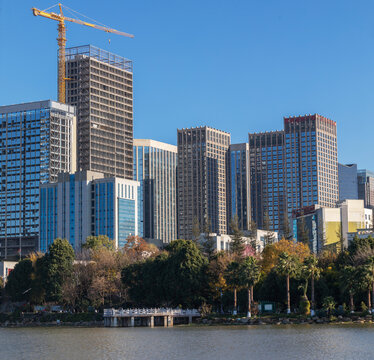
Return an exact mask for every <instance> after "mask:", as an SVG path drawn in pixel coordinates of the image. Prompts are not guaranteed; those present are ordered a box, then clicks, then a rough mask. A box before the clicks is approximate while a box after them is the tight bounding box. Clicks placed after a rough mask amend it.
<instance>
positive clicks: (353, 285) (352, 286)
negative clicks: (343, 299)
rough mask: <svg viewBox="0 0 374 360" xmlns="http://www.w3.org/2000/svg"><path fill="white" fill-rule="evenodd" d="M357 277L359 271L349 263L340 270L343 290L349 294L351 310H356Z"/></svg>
mask: <svg viewBox="0 0 374 360" xmlns="http://www.w3.org/2000/svg"><path fill="white" fill-rule="evenodd" d="M357 278H358V272H357V269H356V268H355V267H354V266H351V265H347V266H344V267H343V269H341V272H340V284H341V289H342V291H343V292H348V294H349V304H350V310H351V312H352V313H353V312H354V300H353V296H354V294H355V293H356V291H357V285H358V283H357Z"/></svg>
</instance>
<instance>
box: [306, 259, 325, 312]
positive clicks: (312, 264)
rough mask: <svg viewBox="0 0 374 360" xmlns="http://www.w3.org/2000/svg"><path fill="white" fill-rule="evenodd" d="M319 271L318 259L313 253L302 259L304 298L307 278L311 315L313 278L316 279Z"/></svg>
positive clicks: (313, 304)
mask: <svg viewBox="0 0 374 360" xmlns="http://www.w3.org/2000/svg"><path fill="white" fill-rule="evenodd" d="M320 273H321V269H320V268H319V267H318V259H317V258H316V256H315V255H314V254H312V255H310V256H308V257H307V258H305V260H304V265H303V270H302V274H303V275H304V280H305V289H304V298H306V291H307V287H308V280H309V278H310V279H311V280H310V281H311V302H312V311H311V312H312V316H313V315H314V310H315V288H314V280H316V279H318V278H319V276H320Z"/></svg>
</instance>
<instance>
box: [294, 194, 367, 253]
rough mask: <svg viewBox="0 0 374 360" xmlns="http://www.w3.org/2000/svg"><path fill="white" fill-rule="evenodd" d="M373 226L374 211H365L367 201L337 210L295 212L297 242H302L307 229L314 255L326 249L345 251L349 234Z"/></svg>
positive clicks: (344, 203) (346, 203) (342, 204)
mask: <svg viewBox="0 0 374 360" xmlns="http://www.w3.org/2000/svg"><path fill="white" fill-rule="evenodd" d="M372 226H373V219H372V210H371V209H366V208H365V207H364V201H363V200H352V199H349V200H343V201H341V202H339V203H338V204H337V207H336V208H329V207H321V206H318V205H313V206H308V207H305V208H302V209H299V210H297V211H294V212H293V230H294V236H295V238H296V240H299V241H301V239H300V238H299V237H300V232H301V227H305V231H306V233H307V238H308V239H309V247H310V249H311V251H312V252H314V253H316V252H318V251H320V250H322V249H323V248H325V247H331V248H341V244H342V243H343V244H344V247H347V246H348V239H349V235H348V234H349V233H352V232H356V231H357V229H362V228H372Z"/></svg>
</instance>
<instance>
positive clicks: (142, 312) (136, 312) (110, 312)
mask: <svg viewBox="0 0 374 360" xmlns="http://www.w3.org/2000/svg"><path fill="white" fill-rule="evenodd" d="M147 315H150V316H152V315H153V316H167V315H173V316H200V313H199V311H198V310H196V309H191V310H190V309H187V310H183V309H169V308H152V309H118V310H116V309H104V317H114V316H119V317H121V316H123V317H127V316H147Z"/></svg>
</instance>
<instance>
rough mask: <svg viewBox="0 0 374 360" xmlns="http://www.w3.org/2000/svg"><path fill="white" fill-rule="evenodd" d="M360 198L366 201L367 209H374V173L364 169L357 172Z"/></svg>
mask: <svg viewBox="0 0 374 360" xmlns="http://www.w3.org/2000/svg"><path fill="white" fill-rule="evenodd" d="M357 183H358V198H359V199H362V200H364V204H365V207H366V208H374V173H373V172H372V171H369V170H366V169H362V170H358V171H357Z"/></svg>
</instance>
